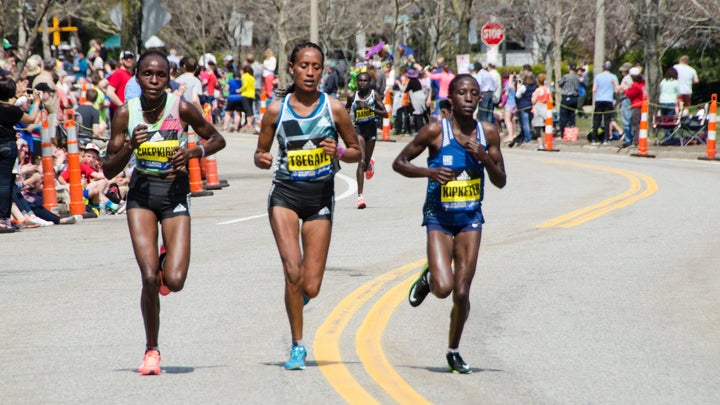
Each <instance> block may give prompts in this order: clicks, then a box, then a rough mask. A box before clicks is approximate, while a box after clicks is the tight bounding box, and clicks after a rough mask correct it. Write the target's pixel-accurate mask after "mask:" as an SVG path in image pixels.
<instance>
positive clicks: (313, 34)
mask: <svg viewBox="0 0 720 405" xmlns="http://www.w3.org/2000/svg"><path fill="white" fill-rule="evenodd" d="M310 42H314V43H316V44H317V43H318V0H310Z"/></svg>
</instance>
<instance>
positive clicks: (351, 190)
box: [218, 173, 357, 225]
mask: <svg viewBox="0 0 720 405" xmlns="http://www.w3.org/2000/svg"><path fill="white" fill-rule="evenodd" d="M335 178H336V179H337V178H340V179H342V180H343V181H344V182H345V183H347V185H348V188H347V190H345V192H344V193H342V194H340V195H339V196H336V197H335V201H341V200H344V199H346V198H348V197H350V196H351V195H353V194H355V192H357V182H356V181H355V180H353V179H352V178H350V177H348V176H345V175H344V174H340V173H337V174H336V175H335ZM267 215H268V214H267V213H265V214H259V215H251V216H249V217H243V218H238V219H231V220H229V221H223V222H218V225H230V224H236V223H238V222H244V221H250V220H252V219H258V218H265V217H267Z"/></svg>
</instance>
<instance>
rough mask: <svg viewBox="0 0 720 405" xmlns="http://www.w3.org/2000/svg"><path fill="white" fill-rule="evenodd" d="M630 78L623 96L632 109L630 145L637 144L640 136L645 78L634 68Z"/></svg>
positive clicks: (626, 144) (625, 144)
mask: <svg viewBox="0 0 720 405" xmlns="http://www.w3.org/2000/svg"><path fill="white" fill-rule="evenodd" d="M629 74H630V77H632V81H633V82H632V85H630V87H629V88H628V89H627V90H625V96H627V98H628V99H630V107H631V108H632V118H631V120H630V127H631V130H632V136H633V140H632V144H633V145H637V144H638V136H639V134H640V116H641V114H642V103H643V98H644V97H645V78H643V76H642V73H641V72H640V69H638V68H636V67H634V68H632V69H630V72H629ZM627 146H630V143H629V142H627V141H625V142H624V143H623V147H627Z"/></svg>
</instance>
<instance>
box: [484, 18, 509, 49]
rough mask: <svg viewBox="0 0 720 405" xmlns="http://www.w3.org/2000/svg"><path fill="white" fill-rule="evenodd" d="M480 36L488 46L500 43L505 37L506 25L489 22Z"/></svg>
mask: <svg viewBox="0 0 720 405" xmlns="http://www.w3.org/2000/svg"><path fill="white" fill-rule="evenodd" d="M480 36H481V38H482V41H483V43H484V44H485V45H487V46H495V45H500V44H501V43H502V41H503V40H504V39H505V27H504V26H503V25H502V24H500V23H499V22H490V23H487V24H485V25H483V27H482V30H481V31H480Z"/></svg>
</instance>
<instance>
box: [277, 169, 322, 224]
mask: <svg viewBox="0 0 720 405" xmlns="http://www.w3.org/2000/svg"><path fill="white" fill-rule="evenodd" d="M334 190H335V182H334V179H330V180H326V181H321V182H309V181H276V182H273V185H272V187H270V195H269V196H268V212H270V211H271V210H272V207H284V208H287V209H290V210H293V211H295V213H296V214H297V215H298V217H299V218H300V219H301V220H303V221H312V220H315V219H326V220H328V221H332V216H333V210H334V208H335V191H334Z"/></svg>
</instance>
